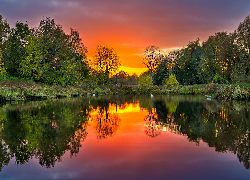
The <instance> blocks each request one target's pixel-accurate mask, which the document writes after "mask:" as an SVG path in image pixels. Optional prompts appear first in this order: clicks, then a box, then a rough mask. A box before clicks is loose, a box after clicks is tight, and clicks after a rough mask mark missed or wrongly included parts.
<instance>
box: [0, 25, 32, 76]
mask: <svg viewBox="0 0 250 180" xmlns="http://www.w3.org/2000/svg"><path fill="white" fill-rule="evenodd" d="M30 33H31V31H30V29H29V26H28V24H27V23H22V22H17V23H16V25H15V28H12V29H11V31H10V34H9V36H8V39H7V41H6V45H5V50H4V53H3V62H4V65H5V68H6V71H7V73H8V74H9V75H10V76H14V77H20V76H21V72H20V63H21V61H22V60H23V59H25V57H26V46H27V44H28V41H27V37H28V35H30Z"/></svg>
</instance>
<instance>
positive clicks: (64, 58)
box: [20, 18, 89, 85]
mask: <svg viewBox="0 0 250 180" xmlns="http://www.w3.org/2000/svg"><path fill="white" fill-rule="evenodd" d="M28 42H29V43H28V44H27V45H26V53H27V56H26V58H25V59H23V60H22V61H21V68H20V69H21V72H22V76H23V77H26V78H29V79H33V80H35V81H39V82H43V83H47V84H60V85H69V84H76V85H79V84H81V83H82V82H84V81H85V79H86V77H87V75H88V71H89V70H88V67H87V63H86V53H87V48H86V47H85V46H84V44H83V43H82V42H81V38H80V37H79V33H78V32H77V31H76V30H73V29H71V33H70V34H69V35H67V34H65V32H64V31H63V30H62V27H61V26H60V25H59V24H56V23H55V21H54V19H50V18H46V19H42V20H41V22H40V25H39V27H38V28H37V29H36V30H33V33H32V35H30V36H28Z"/></svg>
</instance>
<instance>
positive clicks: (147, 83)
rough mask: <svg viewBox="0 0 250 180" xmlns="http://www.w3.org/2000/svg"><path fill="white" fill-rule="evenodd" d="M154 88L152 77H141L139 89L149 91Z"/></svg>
mask: <svg viewBox="0 0 250 180" xmlns="http://www.w3.org/2000/svg"><path fill="white" fill-rule="evenodd" d="M152 86H153V80H152V77H150V76H141V77H140V79H139V87H140V88H142V89H149V88H151V87H152Z"/></svg>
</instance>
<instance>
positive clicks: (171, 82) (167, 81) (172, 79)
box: [166, 74, 179, 87]
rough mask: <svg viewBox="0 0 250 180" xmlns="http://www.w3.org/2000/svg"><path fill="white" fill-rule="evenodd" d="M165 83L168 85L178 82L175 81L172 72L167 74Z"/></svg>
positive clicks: (174, 84)
mask: <svg viewBox="0 0 250 180" xmlns="http://www.w3.org/2000/svg"><path fill="white" fill-rule="evenodd" d="M166 85H167V86H170V87H171V86H177V85H179V82H178V81H177V79H176V77H175V75H174V74H170V75H169V77H168V80H166Z"/></svg>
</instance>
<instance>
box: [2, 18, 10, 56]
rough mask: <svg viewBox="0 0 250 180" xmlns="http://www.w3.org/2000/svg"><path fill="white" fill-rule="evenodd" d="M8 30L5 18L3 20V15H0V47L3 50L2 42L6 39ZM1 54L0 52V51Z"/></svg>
mask: <svg viewBox="0 0 250 180" xmlns="http://www.w3.org/2000/svg"><path fill="white" fill-rule="evenodd" d="M9 32H10V26H9V24H8V22H7V20H3V17H2V16H1V15H0V49H1V50H2V51H3V50H4V45H3V44H4V42H5V41H6V40H7V37H8V34H9ZM0 55H1V52H0Z"/></svg>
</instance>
